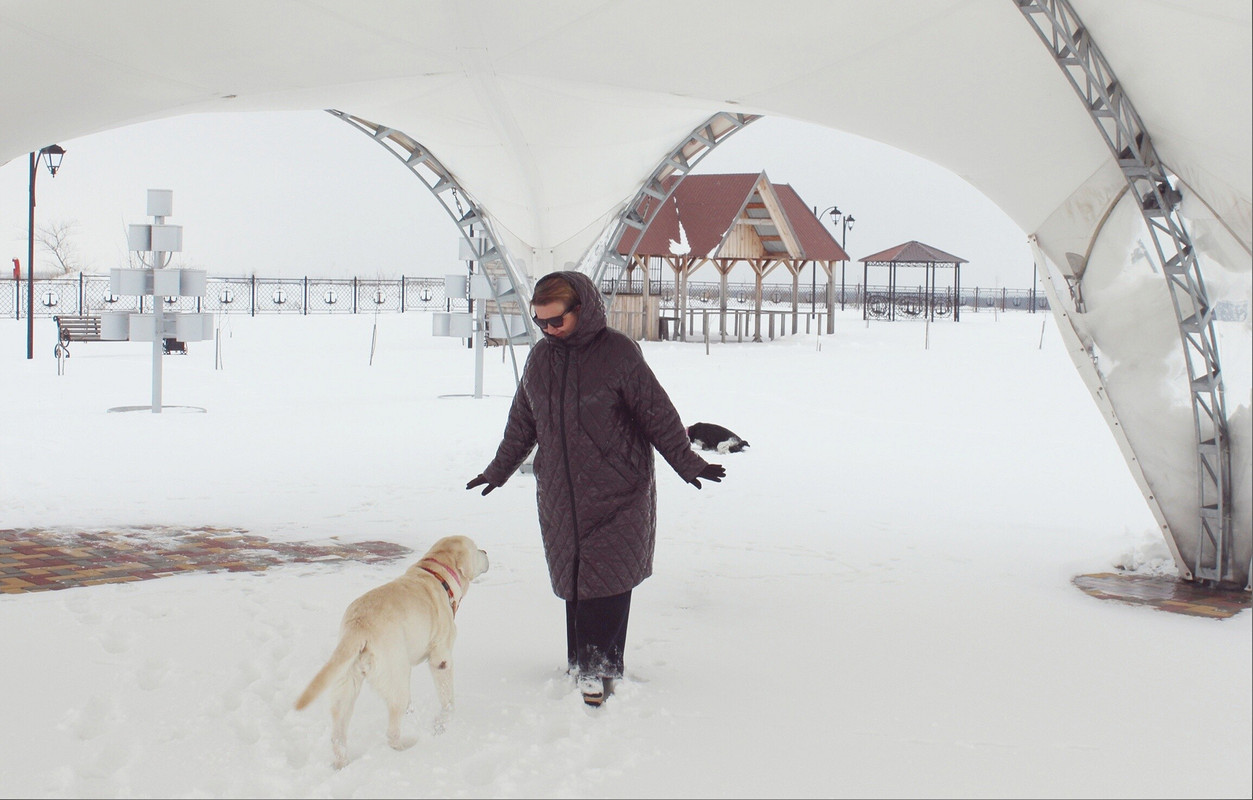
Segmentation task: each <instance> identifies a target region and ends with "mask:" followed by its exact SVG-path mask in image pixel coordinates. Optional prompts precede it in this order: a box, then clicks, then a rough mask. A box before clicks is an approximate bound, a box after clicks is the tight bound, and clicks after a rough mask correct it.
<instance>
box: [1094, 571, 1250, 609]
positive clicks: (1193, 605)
mask: <svg viewBox="0 0 1253 800" xmlns="http://www.w3.org/2000/svg"><path fill="white" fill-rule="evenodd" d="M1073 582H1074V584H1075V586H1078V587H1079V588H1080V589H1082V590H1083V591H1085V592H1087V593H1088V594H1090V595H1092V596H1093V597H1097V598H1100V599H1102V600H1118V601H1120V602H1123V603H1130V604H1133V605H1140V606H1151V607H1153V608H1158V609H1161V610H1162V611H1172V612H1174V613H1176V614H1187V615H1188V616H1192V617H1212V618H1216V619H1227V618H1229V617H1234V616H1235V615H1236V614H1239V613H1240V612H1241V611H1243V610H1245V609H1246V608H1250V607H1253V606H1250V602H1249V593H1248V592H1242V591H1239V590H1228V589H1218V588H1214V587H1211V586H1206V585H1205V584H1201V583H1195V582H1193V581H1185V580H1180V579H1178V578H1166V577H1154V576H1149V575H1125V574H1120V573H1115V572H1100V573H1097V574H1095V575H1078V576H1076V577H1075V578H1074V580H1073Z"/></svg>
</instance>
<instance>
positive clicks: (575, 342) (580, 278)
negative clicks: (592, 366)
mask: <svg viewBox="0 0 1253 800" xmlns="http://www.w3.org/2000/svg"><path fill="white" fill-rule="evenodd" d="M557 274H558V275H560V276H562V277H563V278H565V279H566V280H567V281H569V282H570V285H571V286H573V287H574V292H575V295H577V296H578V298H579V326H578V327H577V328H575V329H574V333H573V334H571V335H570V336H568V337H565V338H558V337H556V336H551V335H549V333H548V332H547V331H544V338H545V339H547V340H548V341H550V342H552V343H553V344H558V345H562V346H563V347H581V346H582V345H584V344H587V343H588V342H589V341H591V340H592V339H594V338H595V337H596V335H597V334H598V333H600V332H601V331H603V330H604V329H605V300H604V298H603V297H602V296H601V294H600V292H599V291H598V290H597V289H596V284H594V283H592V279H591V278H589V277H588V276H587V275H585V274H583V273H582V272H575V271H573V270H564V271H561V272H558V273H557Z"/></svg>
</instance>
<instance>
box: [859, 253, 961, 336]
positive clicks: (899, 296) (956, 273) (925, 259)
mask: <svg viewBox="0 0 1253 800" xmlns="http://www.w3.org/2000/svg"><path fill="white" fill-rule="evenodd" d="M861 262H862V286H864V287H865V289H864V292H865V296H864V300H863V302H862V306H861V308H862V312H861V315H862V319H887V320H894V319H896V318H897V317H898V316H901V317H905V318H907V319H928V320H934V319H935V318H936V317H947V316H952V317H953V321H954V322H958V321H959V320H960V319H961V265H962V264H966V263H969V262H968V261H966V259H964V258H958V257H957V256H955V255H952V254H950V253H946V252H944V251H943V250H940V249H938V248H935V247H932V246H931V245H927V244H923V243H922V242H915V241H910V242H905V243H904V244H898V245H897V246H896V247H890V248H888V249H887V250H883V251H881V252H878V253H875V254H874V255H869V256H866V257H865V258H863V259H861ZM871 267H875V268H882V267H887V269H888V276H887V277H888V282H887V285H886V286H883V285H878V286H871V285H870V269H871ZM902 267H904V268H906V269H907V270H910V271H914V270H919V269H921V272H922V281H921V282H918V281H916V280H909V279H908V277H909V275H910V273H908V272H907V273H906V275H907V277H906V280H905V281H904V282H902V281H901V280H900V277H901V276H900V275H898V270H899V269H900V268H902ZM949 268H952V270H953V275H952V278H953V279H952V282H951V284H950V285H946V286H945V287H944V289H943V290H942V291H941V290H939V289H938V288H937V285H938V278H939V276H940V273H939V270H940V269H944V270H947V269H949ZM912 274H913V275H915V276H916V275H917V272H913V273H912ZM945 283H948V281H946V282H945Z"/></svg>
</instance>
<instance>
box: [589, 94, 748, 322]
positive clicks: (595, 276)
mask: <svg viewBox="0 0 1253 800" xmlns="http://www.w3.org/2000/svg"><path fill="white" fill-rule="evenodd" d="M757 119H760V116H758V115H755V114H730V113H727V112H719V113H717V114H714V115H713V116H712V117H710V118H709V119H707V120H705V122H703V123H702V124H701V125H700V126H699V127H698V128H696V130H694V131H692V132H691V133H690V134H689V135H688V137H687V138H686V139H684V140H683V142H682V143H680V144H679V146H678V147H676V148H674V149H673V150H671V151H670V152H669V153H667V154H666V156H665V158H663V159H662V160H661V163H660V164H658V165H657V168H656V169H654V170H653V173H652V174H651V175H649V176H648V180H646V181H644V185H643V186H641V187H640V189H639V191H638V192H636V193H635V196H634V197H633V198H631V201H630V202H629V203H627V204H626V206H625V207H624V208H623V209H622V212H621V213H620V214H619V215H618V219H617V222H616V223H615V225H614V227H613V229H612V231H611V233H610V235H609V236H608V237H607V238H606V239H603V240H602V243H603V247H604V250H603V251H602V252H601V253H600V254H599V256H598V257H597V261H596V265H595V266H594V267H593V269H592V281H593V282H594V283H595V284H596V285H597V286H600V282H601V280H602V279H604V277H605V273H606V272H608V271H610V270H613V272H614V274H615V275H618V276H620V275H621V274H622V272H623V271H625V270H626V267H627V265H628V264H629V263H630V261H631V256H632V255H633V254H634V253H635V248H636V247H638V246H639V243H640V240H641V239H642V238H644V230H645V229H646V228H648V225H649V223H651V222H652V221H653V218H654V217H656V216H657V212H658V211H660V210H661V207H662V206H663V205H664V204H665V202H666V200H667V199H668V198H669V197H670V195H671V194H673V193H674V190H675V188H676V187H678V185H679V181H681V180H682V179H683V177H684V176H686V175H687V174H688V173H689V172H691V171H692V168H693V167H695V166H696V165H697V164H698V163H699V162H700V160H701V159H702V158H704V157H705V156H706V155H708V154H709V152H710V151H711V150H713V149H714V148H715V147H717V146H718V145H719V144H721V143H722V142H723V141H724V140H725V139H726V138H727V137H728V136H730V135H731V134H733V133H735V132H736V131H738V130H741V129H742V128H744V126H745V125H748V124H749V123H751V122H753V121H755V120H757ZM676 175H677V176H678V177H679V181H675V182H674V183H673V184H672V185H670V186H669V187H667V186H666V181H667V180H668V179H669V178H672V177H674V176H676ZM623 242H629V243H630V246H629V249H628V251H627V253H626V254H625V255H622V254H620V253H619V252H618V245H619V244H620V243H623ZM614 286H615V290H614V292H613V293H611V294H610V296H609V298H608V301H607V302H606V306H612V304H613V298H614V296H615V295H616V293H617V289H616V287H617V282H616V281H615V282H614Z"/></svg>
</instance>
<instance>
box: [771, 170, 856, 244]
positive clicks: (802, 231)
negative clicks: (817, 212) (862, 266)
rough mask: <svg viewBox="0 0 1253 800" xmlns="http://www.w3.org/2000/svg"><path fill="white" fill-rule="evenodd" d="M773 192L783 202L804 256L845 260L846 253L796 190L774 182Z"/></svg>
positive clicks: (785, 184)
mask: <svg viewBox="0 0 1253 800" xmlns="http://www.w3.org/2000/svg"><path fill="white" fill-rule="evenodd" d="M774 192H775V194H777V195H778V196H779V202H780V203H782V204H783V212H784V213H785V214H787V218H788V221H789V222H791V223H792V230H794V231H795V232H796V238H797V240H798V241H799V242H800V246H801V248H802V250H804V253H805V258H806V259H808V260H810V261H847V260H848V253H846V252H844V248H843V247H840V243H839V242H837V241H836V240H835V237H834V236H832V235H831V233H830V232H829V231H828V230H827V228H826V226H825V225H823V224H822V220H820V219H818V218H817V217H815V216H814V212H813V210H812V209H811V208H810V207H809V206H807V205H805V201H804V200H802V199H801V197H800V195H798V194H797V193H796V190H795V189H793V188H792V187H791V185H790V184H787V183H776V184H774Z"/></svg>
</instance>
